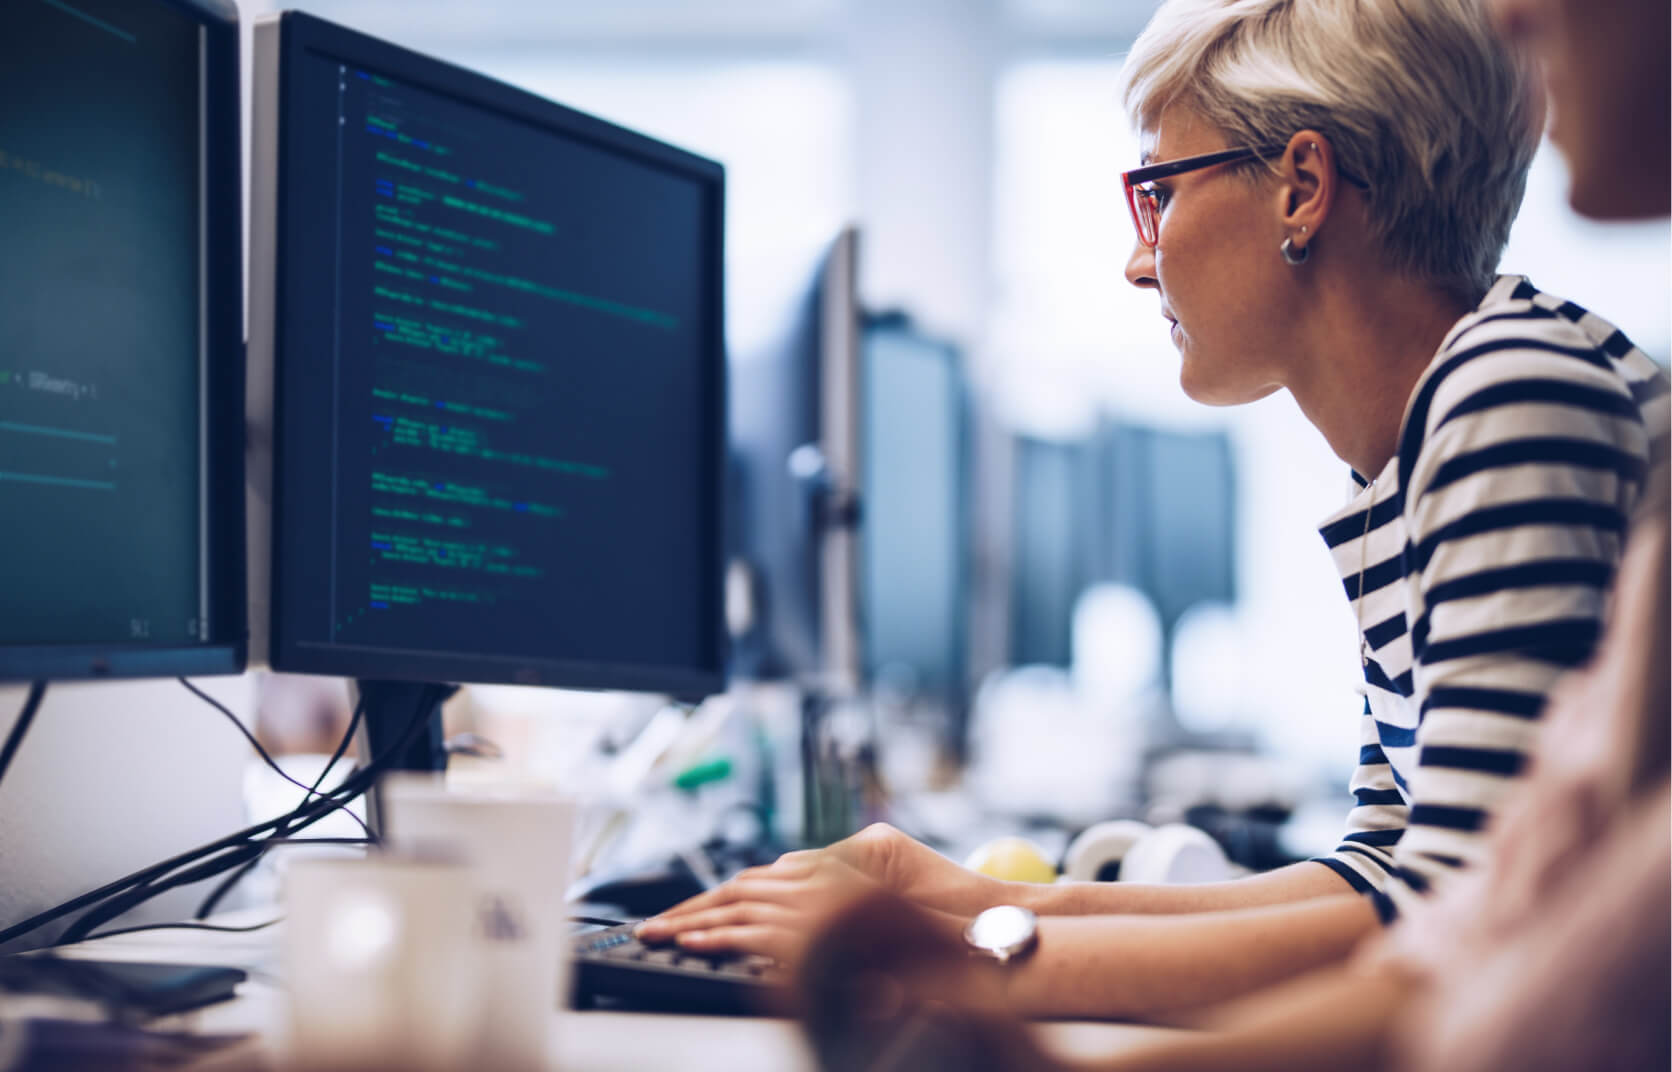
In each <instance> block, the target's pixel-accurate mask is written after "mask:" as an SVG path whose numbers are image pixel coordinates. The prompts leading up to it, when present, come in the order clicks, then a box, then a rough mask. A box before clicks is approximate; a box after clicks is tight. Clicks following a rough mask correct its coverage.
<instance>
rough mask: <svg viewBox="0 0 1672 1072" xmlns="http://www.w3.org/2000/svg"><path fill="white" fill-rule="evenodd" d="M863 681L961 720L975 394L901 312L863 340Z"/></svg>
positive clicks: (877, 323) (872, 325) (950, 360)
mask: <svg viewBox="0 0 1672 1072" xmlns="http://www.w3.org/2000/svg"><path fill="white" fill-rule="evenodd" d="M863 353H864V370H865V371H864V381H865V383H864V405H863V406H862V407H861V409H862V411H863V413H864V437H865V522H864V535H865V540H864V553H863V555H862V559H863V562H864V568H863V569H862V571H861V573H862V576H863V583H862V585H861V592H862V596H863V599H862V604H861V605H862V608H863V614H862V621H863V626H864V628H863V630H862V634H863V637H864V656H865V658H864V663H865V676H866V680H868V681H870V682H873V683H874V682H877V681H879V679H881V678H883V677H887V678H889V679H890V680H891V681H892V682H893V683H895V684H896V685H899V686H903V687H905V688H907V689H908V690H909V691H910V692H911V693H912V694H913V695H914V696H917V697H922V698H927V699H930V700H933V701H937V702H939V703H941V704H942V705H944V706H945V707H946V708H947V709H948V711H949V713H950V714H952V715H953V717H957V716H959V715H960V714H961V713H962V708H963V701H964V694H965V691H966V681H965V675H966V673H967V667H968V635H969V621H968V617H969V616H968V607H969V603H970V600H969V592H970V581H971V577H970V574H971V562H970V558H971V551H970V542H971V541H970V536H971V532H970V526H971V524H972V520H973V519H972V517H971V512H970V496H971V489H970V464H969V463H970V451H971V444H970V434H971V433H970V416H969V392H968V390H967V386H966V382H965V379H964V370H963V365H962V361H961V357H960V354H959V352H958V349H957V348H956V347H954V346H952V345H951V344H949V343H946V342H942V341H940V340H938V339H934V338H932V337H930V336H928V335H926V334H924V333H923V332H921V331H919V330H917V329H916V328H914V327H913V326H912V324H911V321H910V320H909V319H908V318H907V317H905V316H904V315H902V314H893V315H888V316H879V317H875V318H872V319H871V320H870V321H869V322H868V323H867V326H866V330H865V335H864V345H863Z"/></svg>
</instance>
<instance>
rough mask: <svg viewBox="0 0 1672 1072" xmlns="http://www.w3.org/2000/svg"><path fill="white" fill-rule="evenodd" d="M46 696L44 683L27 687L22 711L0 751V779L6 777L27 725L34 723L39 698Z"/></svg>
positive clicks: (21, 742) (27, 730)
mask: <svg viewBox="0 0 1672 1072" xmlns="http://www.w3.org/2000/svg"><path fill="white" fill-rule="evenodd" d="M45 695H46V682H44V681H37V682H35V683H34V684H32V685H30V686H29V695H28V697H27V698H25V699H24V701H23V710H21V711H19V712H18V715H17V721H16V722H14V723H12V732H10V733H8V734H6V746H5V748H3V749H0V779H4V778H5V777H6V768H7V767H10V766H11V765H12V757H13V756H15V755H16V754H17V750H18V746H19V745H21V744H23V735H24V734H26V733H28V732H29V723H31V722H33V721H35V712H36V711H38V710H40V708H41V697H43V696H45Z"/></svg>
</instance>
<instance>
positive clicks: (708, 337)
mask: <svg viewBox="0 0 1672 1072" xmlns="http://www.w3.org/2000/svg"><path fill="white" fill-rule="evenodd" d="M254 63H255V66H254V79H253V82H254V112H253V126H252V133H253V138H252V141H253V153H254V160H255V163H254V165H253V183H252V249H253V251H254V256H253V258H252V273H251V301H252V315H251V405H250V409H251V423H252V425H253V426H254V427H255V429H256V435H257V438H258V440H259V438H260V437H261V436H262V435H263V433H264V432H265V430H266V429H268V428H270V430H271V437H272V438H271V445H272V450H271V463H270V467H269V466H268V465H267V464H262V465H259V466H256V467H255V468H254V473H253V474H252V493H253V496H252V497H253V500H254V501H255V502H256V509H258V510H262V511H263V516H262V517H261V518H259V519H252V526H251V527H252V537H253V538H254V539H255V540H257V541H260V542H262V543H264V544H266V545H265V546H260V547H257V548H256V551H255V553H254V554H253V555H252V558H253V560H254V561H255V562H256V563H258V565H257V566H256V567H255V568H254V569H252V584H253V585H254V588H253V589H252V591H253V592H254V595H253V596H252V604H255V605H256V606H257V614H256V618H257V619H258V624H265V625H266V626H268V630H267V635H266V637H265V638H264V639H265V643H264V645H263V650H264V652H265V657H266V659H267V661H268V662H269V663H270V664H271V665H272V667H273V668H274V669H276V670H283V671H297V672H303V673H315V674H332V675H343V676H349V677H354V678H358V679H361V681H362V683H363V688H362V694H363V696H365V697H369V698H370V699H369V702H368V703H367V707H366V715H367V718H368V720H370V727H371V729H372V730H373V731H374V732H373V735H374V737H375V736H376V734H377V729H378V722H379V720H380V719H381V718H382V717H383V715H384V714H385V712H384V711H381V710H380V708H382V707H387V708H389V710H388V711H387V712H386V713H387V714H388V715H389V716H390V717H392V718H394V719H397V720H399V721H401V722H408V721H410V720H411V719H412V718H413V709H412V708H411V707H410V706H405V705H406V703H407V701H408V700H410V699H411V698H412V697H413V696H415V695H418V693H417V692H416V691H415V690H416V689H417V688H418V686H417V685H415V684H413V683H421V682H488V683H511V684H525V685H551V686H566V687H578V688H609V689H629V690H638V691H647V692H656V693H667V694H671V695H673V696H675V697H677V698H680V699H689V700H696V699H700V698H702V697H704V696H706V695H708V694H710V693H712V692H714V691H717V690H719V689H720V688H722V687H723V684H724V679H725V655H726V638H725V629H724V618H723V613H722V599H721V586H722V573H723V556H722V538H723V509H722V503H723V488H724V482H725V361H724V351H723V345H722V334H723V326H722V315H721V312H722V290H721V280H722V265H723V250H722V211H723V205H724V194H725V190H724V172H723V169H722V168H721V167H720V165H718V164H716V163H714V162H712V161H709V160H705V159H703V158H700V157H697V156H694V155H692V154H690V153H687V152H683V151H681V150H678V149H675V148H673V147H671V146H668V145H665V144H662V143H661V142H657V141H654V140H652V139H650V138H647V137H644V136H642V135H639V134H635V133H632V132H630V131H627V130H624V129H622V128H620V127H617V126H614V125H612V124H610V123H607V122H604V121H602V120H600V119H596V118H593V117H591V116H588V115H583V114H581V113H579V112H575V111H572V110H570V109H568V108H565V107H562V106H560V105H557V104H553V103H551V102H549V101H546V100H543V99H541V98H538V97H535V96H533V95H531V94H528V93H525V92H522V91H520V90H517V89H513V88H511V87H509V86H506V85H504V84H502V83H499V82H496V81H493V80H492V79H489V78H486V77H483V76H480V75H477V74H474V73H471V72H469V71H465V70H462V69H460V68H457V67H453V66H451V65H448V64H446V63H442V62H439V61H437V60H434V59H430V58H428V57H425V56H422V55H419V54H417V53H414V52H410V51H408V50H405V49H402V48H398V47H396V46H394V45H391V44H388V43H386V42H384V41H380V40H377V39H375V38H372V37H368V36H366V35H363V34H359V33H355V32H352V31H349V30H346V29H343V28H341V27H338V26H335V25H332V24H331V23H328V22H325V21H322V20H320V19H317V18H312V17H309V16H306V15H302V14H296V13H287V14H284V15H282V16H276V17H274V18H271V19H269V20H266V21H263V22H261V23H259V24H258V25H257V27H256V42H255V61H254ZM268 477H270V480H271V485H270V494H271V515H270V523H268V518H267V517H266V515H265V509H264V507H265V503H263V502H262V500H263V498H264V492H266V491H267V489H266V488H264V487H263V482H264V478H268ZM268 541H270V542H268ZM269 562H270V563H271V574H270V577H269V576H266V575H265V573H266V571H265V568H264V565H263V564H265V563H269ZM268 594H270V597H271V604H270V608H269V607H268V606H267V603H266V596H267V595H268ZM263 608H266V610H265V613H263ZM370 682H392V683H396V684H391V685H389V686H388V688H387V689H386V690H382V691H379V690H376V689H369V686H368V685H367V683H370ZM436 724H437V725H438V722H437V723H436ZM435 744H436V742H435V741H434V740H433V739H432V740H431V741H429V742H428V743H426V744H423V745H421V746H420V747H419V748H418V749H417V750H416V751H415V753H414V754H413V755H412V756H410V757H408V759H407V760H405V761H403V763H402V765H406V766H419V767H423V766H434V765H438V764H439V762H440V761H439V757H438V756H437V754H436V748H435Z"/></svg>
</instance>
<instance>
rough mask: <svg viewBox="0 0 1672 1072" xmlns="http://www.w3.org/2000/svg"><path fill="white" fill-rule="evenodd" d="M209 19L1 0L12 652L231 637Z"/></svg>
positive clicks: (1, 421) (0, 560)
mask: <svg viewBox="0 0 1672 1072" xmlns="http://www.w3.org/2000/svg"><path fill="white" fill-rule="evenodd" d="M202 48H203V45H202V39H201V36H200V28H199V26H198V24H196V23H194V22H193V21H191V20H190V19H188V18H186V17H185V16H184V15H182V14H181V13H180V12H179V11H176V10H173V9H171V8H170V7H169V6H167V5H164V4H157V3H133V2H123V0H74V2H73V3H72V2H69V0H5V2H4V3H0V102H3V103H0V519H3V524H0V604H3V606H4V613H3V614H0V645H6V644H18V645H104V644H116V645H128V644H133V645H179V644H183V643H184V644H191V643H197V642H200V641H202V640H204V639H205V638H206V637H207V636H208V635H209V622H208V620H207V618H208V603H207V602H206V598H207V597H206V595H205V592H206V587H207V585H206V580H205V577H204V568H205V567H204V559H203V554H204V529H203V524H204V505H203V484H204V479H203V476H202V461H203V458H202V448H201V446H200V444H201V442H202V439H201V435H202V428H203V425H202V421H201V412H200V410H201V406H202V403H201V400H200V396H201V391H202V384H203V364H202V362H203V360H204V357H203V338H204V332H203V328H202V323H203V321H202V319H201V318H202V316H203V299H202V297H201V295H202V282H203V280H202V263H203V262H202V257H203V253H202V247H201V241H202V234H203V225H202V220H201V216H200V211H201V209H200V205H201V197H200V195H201V189H202V181H203V180H202V179H201V178H200V176H201V174H202V171H201V162H202V156H201V144H200V125H201V124H200V88H199V87H200V79H201V77H202V75H201V71H202Z"/></svg>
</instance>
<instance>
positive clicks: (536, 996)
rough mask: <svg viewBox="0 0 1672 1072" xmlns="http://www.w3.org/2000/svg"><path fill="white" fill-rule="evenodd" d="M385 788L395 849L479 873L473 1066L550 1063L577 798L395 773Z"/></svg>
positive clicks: (517, 1070)
mask: <svg viewBox="0 0 1672 1072" xmlns="http://www.w3.org/2000/svg"><path fill="white" fill-rule="evenodd" d="M381 792H382V803H383V815H384V817H385V823H386V829H385V831H384V836H385V840H386V843H387V845H388V846H389V848H390V849H391V850H392V851H395V852H398V853H407V854H418V855H427V854H444V855H447V856H449V857H452V858H454V859H458V860H462V861H463V862H464V863H465V864H466V865H468V868H469V870H470V871H471V874H472V876H473V879H474V882H475V891H474V895H473V904H472V910H473V912H474V914H475V918H476V926H475V929H474V931H473V935H474V943H475V956H476V960H477V963H478V966H479V979H480V985H479V992H480V993H479V996H480V1006H479V1007H480V1009H481V1018H480V1020H479V1027H480V1031H479V1034H478V1036H477V1039H476V1045H477V1051H476V1052H477V1056H476V1059H475V1060H474V1061H473V1062H472V1063H473V1064H474V1065H476V1066H477V1067H483V1068H491V1069H494V1070H496V1072H501V1070H503V1072H524V1070H528V1072H536V1070H542V1069H546V1068H548V1067H549V1065H550V1053H551V1049H550V1042H551V1032H552V1028H553V1026H554V1025H555V1023H556V1021H557V1011H558V1009H559V1008H560V1007H562V1005H563V1004H564V1002H565V1001H566V1000H567V997H568V982H569V977H568V957H567V953H568V935H569V928H568V926H567V923H566V920H565V908H564V905H565V902H564V891H565V889H566V888H567V886H568V884H569V871H570V853H571V845H572V842H573V827H574V820H575V807H574V803H573V801H572V800H570V798H568V797H565V796H561V795H559V794H557V793H554V792H550V791H546V790H538V789H528V788H523V787H515V788H513V787H506V788H503V789H501V788H472V789H470V790H467V791H460V790H454V791H449V790H448V789H446V788H445V787H444V786H443V784H442V783H441V781H440V780H439V779H436V778H433V777H423V776H408V775H397V776H391V777H390V778H389V779H387V780H386V781H385V782H384V783H383V785H382V787H381Z"/></svg>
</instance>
